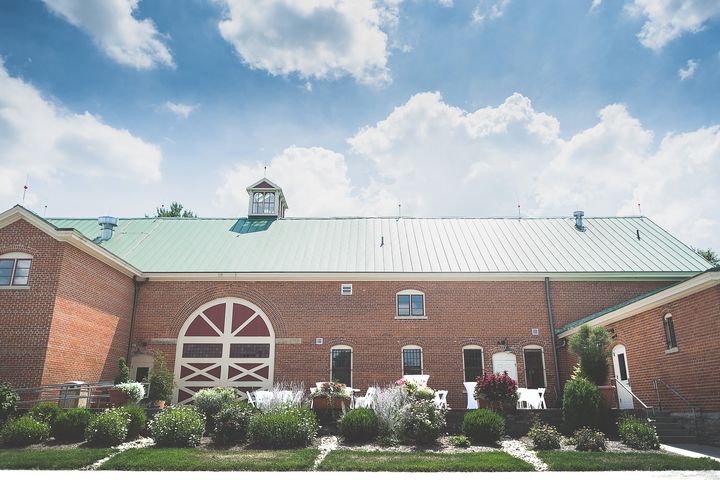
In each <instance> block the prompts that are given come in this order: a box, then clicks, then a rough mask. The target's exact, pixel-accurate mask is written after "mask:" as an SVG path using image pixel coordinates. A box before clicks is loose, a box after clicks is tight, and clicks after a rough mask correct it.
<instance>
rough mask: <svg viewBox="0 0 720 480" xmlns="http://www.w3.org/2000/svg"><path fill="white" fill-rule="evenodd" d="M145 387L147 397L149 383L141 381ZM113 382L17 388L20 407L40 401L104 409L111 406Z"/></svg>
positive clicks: (65, 406)
mask: <svg viewBox="0 0 720 480" xmlns="http://www.w3.org/2000/svg"><path fill="white" fill-rule="evenodd" d="M140 383H142V385H143V387H144V388H145V398H148V393H149V390H150V389H149V388H148V387H149V384H148V383H147V382H140ZM113 386H114V384H113V383H112V382H95V383H83V382H66V383H55V384H49V385H40V386H39V387H27V388H16V389H15V391H16V392H17V393H18V395H20V400H19V401H18V402H17V405H18V407H20V408H31V407H32V406H33V405H35V404H37V403H40V402H52V403H57V404H58V406H60V407H61V408H73V407H81V408H89V409H102V408H106V407H108V406H110V389H111V388H112V387H113Z"/></svg>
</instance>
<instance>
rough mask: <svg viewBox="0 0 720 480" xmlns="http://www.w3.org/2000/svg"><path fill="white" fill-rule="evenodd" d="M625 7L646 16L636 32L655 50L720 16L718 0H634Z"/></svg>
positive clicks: (634, 13)
mask: <svg viewBox="0 0 720 480" xmlns="http://www.w3.org/2000/svg"><path fill="white" fill-rule="evenodd" d="M625 8H626V10H627V11H628V12H629V13H630V14H631V15H633V16H643V17H647V21H646V22H645V24H644V25H643V27H642V30H641V31H640V32H639V33H638V35H637V36H638V39H640V43H642V44H643V45H644V46H646V47H648V48H651V49H653V50H655V51H658V50H661V49H662V48H663V47H664V46H665V45H667V44H668V42H670V41H672V40H674V39H676V38H678V37H680V36H681V35H683V34H685V33H688V32H690V33H697V32H699V31H700V30H702V29H703V28H704V26H705V24H706V23H707V22H708V21H709V20H712V19H715V18H717V17H720V2H718V1H717V0H632V3H631V4H628V5H626V6H625Z"/></svg>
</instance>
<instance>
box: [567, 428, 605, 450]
mask: <svg viewBox="0 0 720 480" xmlns="http://www.w3.org/2000/svg"><path fill="white" fill-rule="evenodd" d="M606 441H607V439H606V438H605V435H604V434H603V433H602V432H598V431H597V430H594V429H592V428H588V427H583V428H581V429H579V430H577V431H576V432H575V433H574V434H573V443H574V444H575V449H576V450H580V451H583V452H602V451H605V442H606Z"/></svg>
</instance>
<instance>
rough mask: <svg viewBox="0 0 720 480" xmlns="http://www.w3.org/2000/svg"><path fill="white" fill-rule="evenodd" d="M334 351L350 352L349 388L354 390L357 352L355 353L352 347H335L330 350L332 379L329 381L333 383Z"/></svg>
mask: <svg viewBox="0 0 720 480" xmlns="http://www.w3.org/2000/svg"><path fill="white" fill-rule="evenodd" d="M333 350H350V384H349V385H347V386H348V387H350V388H352V383H353V380H354V377H355V375H354V371H353V370H354V368H355V358H354V356H355V352H354V351H353V348H352V347H351V346H350V345H333V346H332V347H331V348H330V378H329V381H331V382H332V381H333V378H332V374H333V365H332V361H333V357H332V352H333Z"/></svg>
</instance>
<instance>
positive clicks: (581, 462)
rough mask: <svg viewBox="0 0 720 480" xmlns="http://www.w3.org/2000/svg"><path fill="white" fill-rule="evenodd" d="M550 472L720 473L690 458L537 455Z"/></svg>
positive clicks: (710, 464)
mask: <svg viewBox="0 0 720 480" xmlns="http://www.w3.org/2000/svg"><path fill="white" fill-rule="evenodd" d="M537 455H538V457H540V458H541V459H542V460H543V461H544V462H545V463H547V464H548V467H549V468H550V470H554V471H563V470H564V471H578V472H580V471H610V470H720V463H718V462H716V461H714V460H711V459H709V458H690V457H681V456H678V455H668V454H667V453H614V452H613V453H610V452H558V451H546V452H537Z"/></svg>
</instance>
